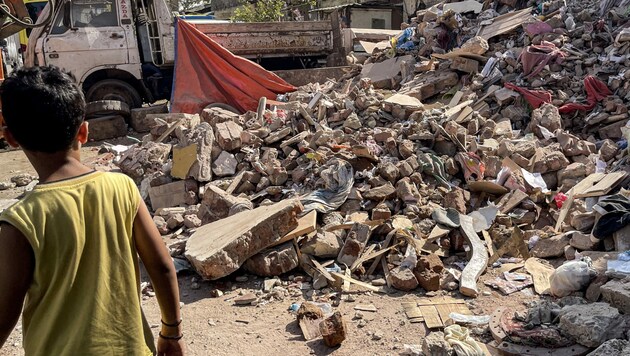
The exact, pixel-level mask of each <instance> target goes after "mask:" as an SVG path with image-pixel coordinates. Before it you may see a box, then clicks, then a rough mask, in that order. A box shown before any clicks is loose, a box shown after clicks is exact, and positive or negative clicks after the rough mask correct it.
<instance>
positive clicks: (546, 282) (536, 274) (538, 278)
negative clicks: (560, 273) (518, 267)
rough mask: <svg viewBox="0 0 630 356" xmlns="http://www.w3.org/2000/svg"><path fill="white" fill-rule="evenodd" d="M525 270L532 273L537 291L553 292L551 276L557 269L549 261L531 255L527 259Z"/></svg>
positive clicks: (539, 292) (541, 293)
mask: <svg viewBox="0 0 630 356" xmlns="http://www.w3.org/2000/svg"><path fill="white" fill-rule="evenodd" d="M525 270H526V271H527V273H529V274H531V275H532V278H533V280H534V290H535V291H536V293H538V294H540V295H543V294H551V290H550V288H551V276H552V275H553V273H554V271H555V269H554V268H553V266H552V265H551V264H550V263H549V262H547V261H545V260H542V259H540V258H536V257H531V258H528V259H527V261H525Z"/></svg>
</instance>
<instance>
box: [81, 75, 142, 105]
mask: <svg viewBox="0 0 630 356" xmlns="http://www.w3.org/2000/svg"><path fill="white" fill-rule="evenodd" d="M85 100H86V101H87V102H91V101H99V100H118V101H122V102H124V103H125V104H127V106H129V108H131V109H135V108H139V107H142V97H141V96H140V94H139V93H138V91H137V90H136V89H135V88H134V87H133V86H131V84H129V83H127V82H124V81H122V80H119V79H105V80H101V81H99V82H96V84H94V85H92V86H91V87H90V88H89V89H88V90H87V93H86V94H85Z"/></svg>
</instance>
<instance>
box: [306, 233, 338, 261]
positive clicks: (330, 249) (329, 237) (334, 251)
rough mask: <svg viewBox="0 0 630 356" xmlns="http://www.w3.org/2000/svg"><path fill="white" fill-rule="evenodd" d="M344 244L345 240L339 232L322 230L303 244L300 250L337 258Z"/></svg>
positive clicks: (317, 255) (323, 256)
mask: <svg viewBox="0 0 630 356" xmlns="http://www.w3.org/2000/svg"><path fill="white" fill-rule="evenodd" d="M342 245H343V240H342V239H341V238H340V237H339V236H338V235H337V234H335V233H332V232H328V231H322V232H319V233H317V235H315V236H313V237H312V238H309V239H308V240H307V241H306V242H305V243H304V244H302V247H301V248H300V251H302V253H306V254H309V255H313V256H316V257H320V258H335V257H337V256H338V255H339V250H341V247H342Z"/></svg>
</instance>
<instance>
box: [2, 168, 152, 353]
mask: <svg viewBox="0 0 630 356" xmlns="http://www.w3.org/2000/svg"><path fill="white" fill-rule="evenodd" d="M139 202H140V195H139V193H138V191H137V188H136V186H135V184H134V183H133V181H132V180H131V179H130V178H129V177H127V176H124V175H122V174H116V173H102V172H93V173H89V174H85V175H82V176H79V177H75V178H71V179H67V180H63V181H57V182H52V183H48V184H40V185H38V186H36V187H35V189H33V191H31V192H30V193H28V194H27V195H26V196H25V197H24V199H22V200H21V201H20V202H18V203H16V204H15V205H13V206H12V207H10V208H9V209H7V210H5V211H4V212H3V214H2V215H1V216H0V221H4V222H7V223H9V224H11V225H13V226H14V227H15V228H17V229H19V230H20V231H21V232H22V233H23V234H24V236H26V238H27V239H28V241H29V243H30V245H31V247H32V249H33V253H34V256H35V269H34V272H33V282H32V284H31V286H30V288H29V290H28V292H27V295H26V302H25V305H24V312H23V333H24V337H23V340H24V350H25V353H26V355H151V354H152V352H151V350H154V347H151V349H149V347H148V346H147V345H153V338H152V336H150V335H151V333H150V330H148V328H147V327H146V325H147V324H146V322H145V321H144V318H143V316H142V311H141V308H140V291H139V281H140V278H139V269H138V258H137V254H136V249H135V245H134V242H133V238H132V231H133V230H132V229H133V221H134V218H135V216H136V212H137V210H138V204H139ZM147 331H148V332H147ZM145 335H147V336H146V337H145Z"/></svg>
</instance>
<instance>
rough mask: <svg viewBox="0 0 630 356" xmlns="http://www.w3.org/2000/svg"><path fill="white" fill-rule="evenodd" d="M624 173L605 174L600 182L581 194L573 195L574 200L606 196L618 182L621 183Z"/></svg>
mask: <svg viewBox="0 0 630 356" xmlns="http://www.w3.org/2000/svg"><path fill="white" fill-rule="evenodd" d="M626 175H627V173H626V172H614V173H609V174H607V175H606V176H605V177H604V178H602V180H600V181H599V182H597V184H595V185H594V186H592V187H590V188H588V189H586V190H585V191H584V192H583V193H578V194H576V195H575V197H576V198H585V197H599V196H602V195H606V194H608V192H610V191H611V190H612V189H613V188H614V187H615V186H616V185H617V184H619V182H621V181H622V180H623V179H624V178H625V177H626Z"/></svg>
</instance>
